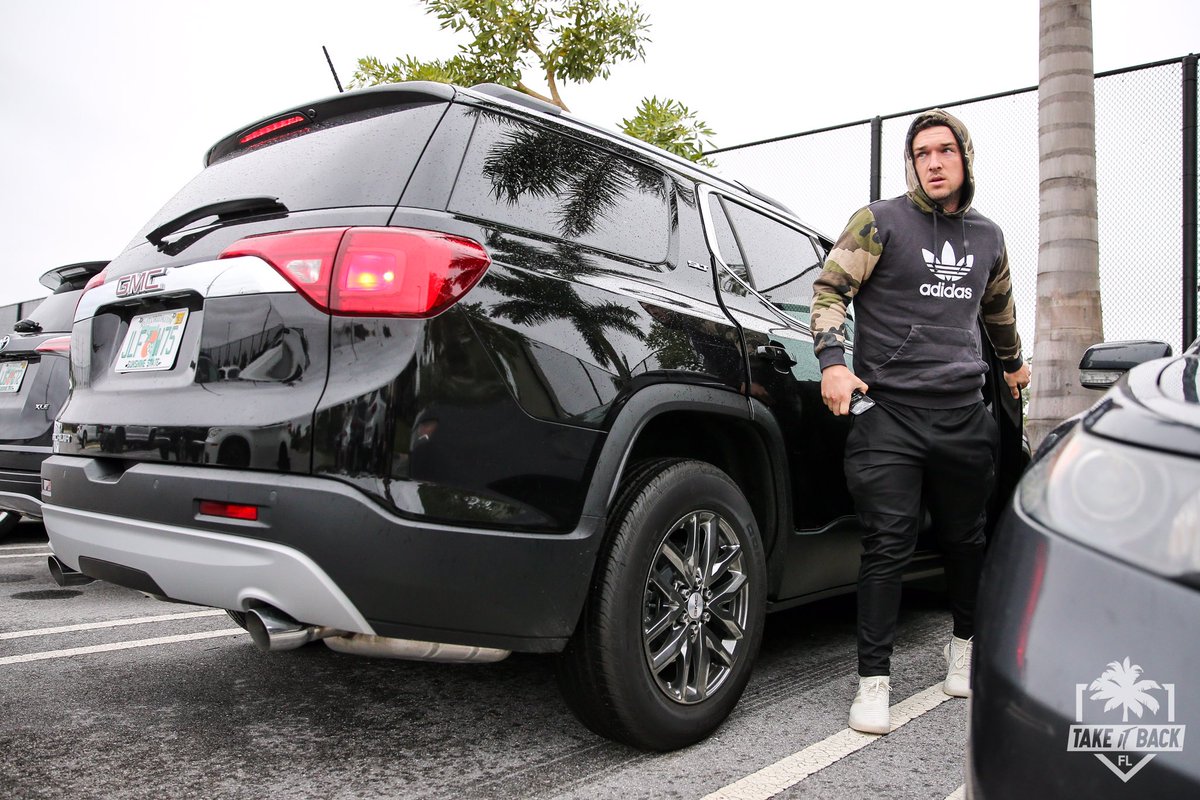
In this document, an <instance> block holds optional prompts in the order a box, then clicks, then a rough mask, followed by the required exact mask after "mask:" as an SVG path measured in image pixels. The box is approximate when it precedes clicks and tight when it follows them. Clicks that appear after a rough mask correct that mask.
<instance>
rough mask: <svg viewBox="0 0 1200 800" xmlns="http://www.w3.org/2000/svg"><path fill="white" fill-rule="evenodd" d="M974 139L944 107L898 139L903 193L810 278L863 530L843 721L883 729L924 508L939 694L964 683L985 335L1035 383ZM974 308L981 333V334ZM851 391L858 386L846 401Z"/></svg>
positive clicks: (829, 389) (989, 427) (979, 542)
mask: <svg viewBox="0 0 1200 800" xmlns="http://www.w3.org/2000/svg"><path fill="white" fill-rule="evenodd" d="M973 155H974V151H973V150H972V146H971V139H970V136H969V135H968V133H967V129H966V128H965V127H964V126H963V124H962V123H961V122H960V121H959V120H957V119H955V118H954V117H952V116H951V115H950V114H947V113H946V112H945V111H942V110H940V109H934V110H933V111H928V112H925V113H922V114H919V115H918V116H917V117H916V119H914V120H913V123H912V125H911V126H910V127H909V131H908V135H907V136H906V137H905V145H904V161H905V168H906V169H905V172H906V175H907V179H908V192H907V194H904V195H901V196H899V197H893V198H891V199H889V200H880V201H878V202H875V203H872V204H871V205H869V206H867V207H866V208H863V209H861V210H859V211H858V212H857V213H855V214H854V216H852V217H851V218H850V222H849V224H848V225H847V226H846V229H845V231H844V232H843V233H842V235H841V237H840V238H839V239H838V241H837V244H836V245H835V246H834V248H833V250H832V252H830V254H829V258H828V259H827V260H826V262H825V266H824V270H823V271H822V273H821V276H820V278H818V280H817V282H816V284H815V285H814V290H813V292H814V293H813V302H812V309H813V310H812V322H811V327H812V332H813V340H814V349H815V351H816V354H817V358H818V360H819V361H820V363H821V396H822V399H823V400H824V401H825V404H826V405H827V406H828V407H829V409H830V410H831V411H832V412H833V413H834V414H837V415H842V414H846V413H848V412H850V411H851V408H852V406H851V401H852V394H853V393H855V392H861V393H862V394H863V395H866V397H867V398H869V399H868V401H867V403H869V401H871V400H873V401H875V405H874V406H873V407H870V408H867V409H865V410H863V409H862V406H863V405H865V404H866V403H858V402H856V403H855V404H854V412H855V416H854V417H853V420H852V424H851V429H850V434H849V436H848V438H847V440H846V457H845V471H846V480H847V485H848V486H849V489H850V493H851V495H852V496H853V498H854V504H855V510H856V512H857V514H858V517H859V521H860V523H861V525H862V527H863V531H864V534H863V554H862V563H861V566H860V568H859V576H858V674H859V689H858V693H857V695H856V696H855V698H854V702H853V703H852V705H851V706H850V727H852V728H854V729H856V730H860V731H865V732H868V733H887V732H888V731H889V730H890V729H891V723H890V718H889V713H888V707H889V691H890V682H889V675H890V671H891V654H892V644H893V641H894V639H895V634H896V619H897V616H898V614H899V607H900V583H901V576H902V574H903V572H904V569H905V567H906V566H907V565H908V563H909V560H910V559H911V557H912V554H913V550H914V549H915V546H916V542H917V533H918V529H919V526H920V524H921V517H922V508H925V509H927V510H928V511H929V513H930V517H931V519H932V522H933V525H934V529H935V532H936V534H937V537H938V541H939V543H940V545H941V548H942V550H943V553H944V555H945V563H946V583H947V588H948V593H949V597H950V606H951V611H952V615H953V619H954V630H953V632H952V635H951V639H950V643H949V644H947V645H946V647H945V649H944V651H943V652H944V655H945V658H946V662H947V674H946V680H945V682H944V683H943V691H945V692H946V693H947V694H950V695H954V696H958V697H966V696H967V695H968V694H969V676H970V668H971V637H972V636H973V634H974V629H973V622H974V621H973V616H974V610H975V595H976V590H977V587H978V584H979V573H980V568H981V565H982V561H983V547H984V536H983V528H984V522H985V519H986V506H987V501H988V497H989V495H990V494H991V490H992V483H993V480H994V477H995V475H994V469H993V462H994V454H995V450H996V446H997V436H998V433H997V429H996V423H995V420H994V419H993V418H992V416H991V415H990V414H989V413H988V411H987V410H986V408H985V407H984V405H983V395H982V392H981V389H982V387H983V384H984V374H985V373H986V372H987V370H988V365H987V363H986V359H984V358H983V357H982V353H983V352H984V350H983V348H984V347H992V348H994V349H995V351H996V354H997V355H998V356H999V357H1000V359H1001V361H1002V363H1003V365H1004V370H1005V376H1004V379H1005V382H1006V383H1007V385H1008V387H1009V390H1010V391H1011V392H1012V393H1013V396H1014V397H1019V396H1020V390H1021V389H1022V388H1024V387H1025V386H1026V385H1028V383H1029V367H1028V365H1026V364H1024V363H1023V361H1022V359H1021V340H1020V337H1019V336H1018V335H1017V330H1016V316H1015V314H1014V310H1013V299H1012V285H1011V282H1010V280H1009V270H1008V256H1007V253H1006V252H1005V248H1004V237H1003V234H1001V232H1000V228H999V227H998V226H997V225H996V224H995V223H994V222H992V221H991V220H989V219H987V218H986V217H984V216H983V215H982V214H980V213H979V212H978V211H975V210H974V209H972V208H971V200H972V199H973V197H974V194H975V181H974V176H973V173H972V160H973ZM851 300H853V301H854V309H855V342H854V369H853V370H851V369H850V368H848V367H847V366H846V360H845V346H846V333H847V329H846V326H845V319H846V308H847V306H848V305H849V304H850V301H851ZM981 313H982V316H983V323H984V327H985V328H986V330H987V335H988V338H989V339H990V343H989V342H980V341H979V334H978V323H977V320H978V318H979V316H980V314H981ZM854 399H855V400H857V396H856V395H855V397H854Z"/></svg>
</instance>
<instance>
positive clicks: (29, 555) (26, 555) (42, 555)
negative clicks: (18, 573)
mask: <svg viewBox="0 0 1200 800" xmlns="http://www.w3.org/2000/svg"><path fill="white" fill-rule="evenodd" d="M48 555H50V551H49V550H47V551H45V552H44V553H13V554H12V555H2V556H0V558H45V557H46V556H48Z"/></svg>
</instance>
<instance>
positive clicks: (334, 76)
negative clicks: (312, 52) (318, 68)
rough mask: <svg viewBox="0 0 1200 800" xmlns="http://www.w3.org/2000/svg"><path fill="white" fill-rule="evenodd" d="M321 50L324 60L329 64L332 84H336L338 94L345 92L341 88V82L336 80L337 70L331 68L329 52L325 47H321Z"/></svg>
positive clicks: (331, 61)
mask: <svg viewBox="0 0 1200 800" xmlns="http://www.w3.org/2000/svg"><path fill="white" fill-rule="evenodd" d="M321 50H322V51H324V53H325V60H326V61H327V62H329V71H330V72H332V73H333V82H334V83H336V84H337V87H338V93H339V94H340V93H341V92H344V91H346V90H345V89H343V88H342V82H341V81H340V80H338V76H337V70H336V69H334V68H333V59H332V58H330V57H329V51H328V50H327V49H326V48H325V45H321Z"/></svg>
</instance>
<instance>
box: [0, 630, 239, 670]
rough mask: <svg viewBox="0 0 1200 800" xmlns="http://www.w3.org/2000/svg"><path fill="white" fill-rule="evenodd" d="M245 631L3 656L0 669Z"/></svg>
mask: <svg viewBox="0 0 1200 800" xmlns="http://www.w3.org/2000/svg"><path fill="white" fill-rule="evenodd" d="M244 633H245V631H244V630H242V629H241V628H226V629H224V630H219V631H205V632H204V633H184V634H180V635H178V636H160V637H158V638H157V639H139V640H137V641H133V642H113V643H112V644H97V645H92V646H91V647H71V648H68V649H66V650H47V651H45V652H42V653H27V654H25V655H23V656H5V657H4V658H0V667H3V666H6V665H8V664H25V663H28V662H30V661H46V660H48V659H52V658H70V657H72V656H86V655H90V654H91V653H108V652H111V651H113V650H130V649H132V648H134V647H154V646H156V645H160V644H175V643H176V642H192V641H197V640H200V639H216V638H218V637H220V636H239V635H241V634H244Z"/></svg>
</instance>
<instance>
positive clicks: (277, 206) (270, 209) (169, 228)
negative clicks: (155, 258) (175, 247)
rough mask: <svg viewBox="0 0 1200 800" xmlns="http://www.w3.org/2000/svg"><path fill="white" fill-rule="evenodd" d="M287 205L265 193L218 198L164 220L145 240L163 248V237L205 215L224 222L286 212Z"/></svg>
mask: <svg viewBox="0 0 1200 800" xmlns="http://www.w3.org/2000/svg"><path fill="white" fill-rule="evenodd" d="M287 210H288V207H287V206H285V205H284V204H283V203H281V202H279V198H278V197H267V196H265V195H263V196H259V197H235V198H233V199H231V200H218V201H217V202H215V203H209V204H208V205H204V206H200V207H199V208H193V209H192V210H191V211H187V212H184V213H183V214H180V215H179V216H178V217H175V218H174V219H171V220H168V221H166V222H164V223H163V224H162V225H159V226H158V227H157V228H155V229H154V230H152V231H150V232H149V233H147V234H146V241H148V242H150V244H152V245H154V246H155V247H157V248H158V249H159V250H162V249H163V239H164V238H165V237H166V236H168V235H169V234H171V233H174V232H175V231H177V230H180V229H182V228H186V227H187V226H188V225H190V224H192V223H193V222H197V221H198V220H202V219H204V218H205V217H212V216H215V217H217V218H218V219H219V220H220V221H221V222H226V221H228V220H230V219H235V218H237V217H246V216H251V215H256V214H272V213H283V214H286V213H287Z"/></svg>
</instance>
